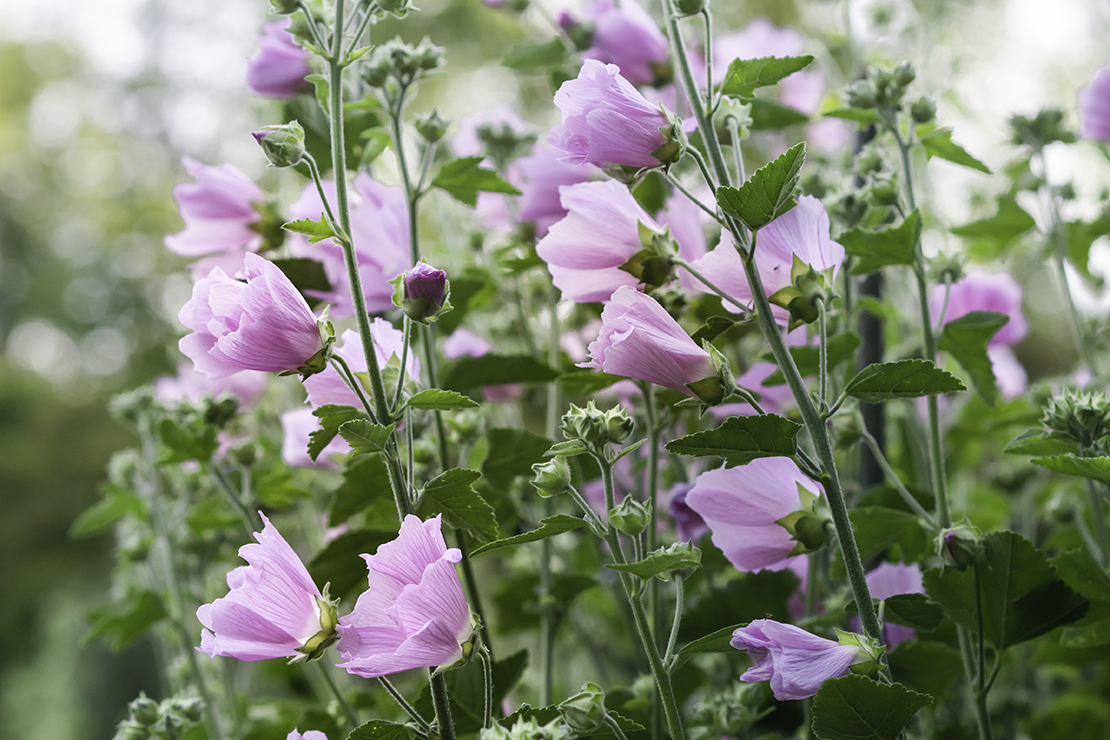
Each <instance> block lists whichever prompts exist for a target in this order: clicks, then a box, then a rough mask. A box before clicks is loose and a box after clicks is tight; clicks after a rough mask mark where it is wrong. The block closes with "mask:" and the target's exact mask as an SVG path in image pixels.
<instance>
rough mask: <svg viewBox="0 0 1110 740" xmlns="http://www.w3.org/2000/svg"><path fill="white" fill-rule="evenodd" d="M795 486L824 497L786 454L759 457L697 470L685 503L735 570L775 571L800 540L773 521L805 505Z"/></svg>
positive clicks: (821, 489)
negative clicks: (706, 528)
mask: <svg viewBox="0 0 1110 740" xmlns="http://www.w3.org/2000/svg"><path fill="white" fill-rule="evenodd" d="M799 489H804V490H805V491H807V492H808V493H809V494H812V495H813V496H823V495H824V489H823V488H822V486H821V485H820V484H819V483H816V482H815V481H813V480H810V479H809V478H808V477H807V476H806V475H805V473H803V472H802V471H801V469H800V468H799V467H798V465H797V463H795V462H794V461H793V460H791V459H790V458H789V457H764V458H759V459H757V460H752V461H751V462H750V463H748V464H747V465H743V466H739V467H734V468H727V467H724V466H722V467H720V468H717V469H716V470H707V471H706V472H704V473H702V474H701V475H699V476H698V477H697V479H696V480H695V481H694V487H693V488H691V489H690V492H689V493H688V494H687V495H686V504H687V505H688V506H689V507H690V508H691V509H693V510H694V511H696V512H697V513H698V514H700V515H701V517H702V518H703V519H704V520H705V523H706V524H707V525H709V530H710V531H711V532H712V533H713V544H714V545H716V546H717V547H718V548H720V550H721V552H723V553H724V555H725V557H726V558H728V560H729V562H730V563H732V564H733V566H735V567H736V569H737V570H739V571H741V572H745V573H746V572H752V571H757V570H764V569H770V570H778V569H780V568H782V567H785V565H786V564H785V563H784V562H783V561H785V560H786V559H787V558H789V557H790V556H791V555H795V554H797V553H795V548H796V547H797V546H798V545H799V543H798V542H797V541H796V540H795V539H793V536H792V535H791V533H790V532H789V531H788V530H787V529H786V528H785V527H784V526H782V525H781V524H778V521H779V520H780V519H782V518H783V517H786V516H788V515H790V514H793V513H795V512H797V511H801V510H803V509H804V508H805V505H804V504H805V502H803V500H802V496H801V494H800V492H799Z"/></svg>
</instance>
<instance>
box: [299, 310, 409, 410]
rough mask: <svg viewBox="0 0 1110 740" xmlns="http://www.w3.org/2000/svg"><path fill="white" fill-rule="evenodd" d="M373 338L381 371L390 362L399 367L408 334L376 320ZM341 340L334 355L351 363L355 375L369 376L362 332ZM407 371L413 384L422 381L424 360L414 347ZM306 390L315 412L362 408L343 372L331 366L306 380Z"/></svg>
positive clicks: (372, 327)
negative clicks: (318, 409)
mask: <svg viewBox="0 0 1110 740" xmlns="http://www.w3.org/2000/svg"><path fill="white" fill-rule="evenodd" d="M370 336H371V338H372V339H373V340H374V354H375V356H376V357H377V358H378V366H379V367H385V366H386V365H387V364H389V362H390V360H393V362H394V364H395V365H396V364H400V362H401V354H402V352H403V347H404V342H405V334H404V332H402V331H399V330H397V329H394V328H393V324H391V323H389V322H388V321H386V320H385V319H379V318H375V319H374V320H373V321H371V322H370ZM339 338H340V340H342V344H337V345H336V347H335V349H334V350H333V352H334V354H336V355H338V356H339V357H340V358H342V359H343V360H344V361H345V362H346V363H347V366H348V367H349V368H350V369H351V372H352V373H356V374H357V373H365V372H367V370H368V368H367V367H366V355H365V353H364V352H363V351H362V339H361V338H360V337H359V335H358V332H355V331H352V330H350V329H347V330H345V331H344V332H343V334H342V335H340V337H339ZM393 358H396V359H395V360H394V359H393ZM405 370H406V373H407V374H408V376H409V377H410V378H411V379H412V380H414V381H419V379H420V359H419V358H418V357H417V356H416V353H415V352H414V351H413V349H412V348H411V347H410V348H409V353H408V358H407V359H406V361H405ZM304 388H305V390H306V391H307V392H308V402H309V404H311V405H312V406H313V407H314V408H316V407H319V406H325V405H327V404H335V405H339V406H354V407H356V408H357V407H359V406H361V405H362V402H361V401H360V400H359V397H358V395H356V394H355V392H354V391H353V390H351V387H350V386H349V385H347V383H346V382H344V380H343V377H342V376H341V375H340V374H339V371H338V370H336V369H335V368H334V367H331V366H330V365H329V366H328V367H327V369H325V370H324V371H322V372H319V373H317V374H315V375H312V376H310V377H307V378H305V379H304Z"/></svg>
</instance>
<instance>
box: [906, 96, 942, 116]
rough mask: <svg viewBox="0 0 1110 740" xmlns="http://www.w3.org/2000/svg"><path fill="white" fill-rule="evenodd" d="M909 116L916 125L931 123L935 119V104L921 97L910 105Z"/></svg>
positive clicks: (931, 100)
mask: <svg viewBox="0 0 1110 740" xmlns="http://www.w3.org/2000/svg"><path fill="white" fill-rule="evenodd" d="M910 116H912V117H913V120H914V121H916V122H917V123H932V122H933V119H934V118H936V117H937V104H936V103H935V102H933V99H932V98H927V97H925V96H924V95H922V96H921V97H920V98H918V99H917V100H915V101H913V103H911V104H910Z"/></svg>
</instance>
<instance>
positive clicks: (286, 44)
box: [247, 18, 312, 100]
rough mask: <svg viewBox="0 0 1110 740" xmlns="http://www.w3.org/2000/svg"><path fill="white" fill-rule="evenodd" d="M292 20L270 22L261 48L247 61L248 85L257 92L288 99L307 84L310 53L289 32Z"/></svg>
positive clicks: (268, 96)
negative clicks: (306, 77)
mask: <svg viewBox="0 0 1110 740" xmlns="http://www.w3.org/2000/svg"><path fill="white" fill-rule="evenodd" d="M289 25H290V22H289V19H288V18H285V19H282V20H280V21H274V22H273V23H267V24H266V28H265V29H264V31H263V34H262V36H260V37H259V40H258V51H257V52H255V54H254V56H252V57H251V58H250V60H249V61H248V62H247V87H249V88H250V90H251V92H253V93H254V94H255V95H261V96H263V97H266V98H277V99H278V100H287V99H289V98H291V97H293V96H294V95H296V94H297V93H299V92H300V91H301V90H303V89H304V88H305V87H306V86H307V84H308V83H307V82H305V76H306V75H308V74H309V73H310V72H311V71H312V70H311V69H310V68H309V66H308V52H307V51H305V50H304V49H302V48H301V47H300V46H298V45H297V43H296V41H295V40H294V39H293V36H292V34H291V33H290V32H289Z"/></svg>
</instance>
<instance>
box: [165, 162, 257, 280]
mask: <svg viewBox="0 0 1110 740" xmlns="http://www.w3.org/2000/svg"><path fill="white" fill-rule="evenodd" d="M181 164H182V165H184V166H185V171H186V172H187V173H189V176H190V177H192V178H193V179H194V180H195V182H183V183H178V184H177V185H175V186H174V188H173V199H174V202H176V203H177V210H178V213H180V214H181V220H182V221H184V222H185V228H184V229H183V230H182V231H179V232H177V233H176V234H168V235H167V236H166V241H165V243H166V248H167V249H169V250H170V251H171V252H173V253H174V254H179V255H181V256H182V257H190V258H195V257H204V258H205V259H202V260H200V261H199V262H195V263H193V265H192V266H191V269H192V271H193V275H194V276H197V275H207V274H208V273H209V272H211V271H212V268H213V267H220V268H222V269H223V270H224V271H225V272H234V271H236V270H239V269H241V268H242V266H243V255H244V254H245V253H247V252H253V251H256V250H257V249H258V247H259V246H261V244H262V237H261V235H260V234H259V233H258V232H257V231H255V230H254V229H252V228H251V226H252V224H255V223H257V222H258V220H259V219H260V218H261V216H260V215H259V214H258V211H257V210H255V204H256V203H261V202H263V201H264V200H265V199H266V195H265V193H263V192H262V191H261V190H260V189H259V187H258V186H257V185H255V184H254V183H253V182H252V181H251V179H250V178H249V177H247V176H246V175H244V174H243V173H242V172H240V171H239V170H238V169H236V168H235V167H233V166H231V165H230V164H224V165H219V166H217V167H210V166H208V165H203V164H201V163H200V162H196V161H194V160H192V159H189V158H188V157H186V158H184V159H182V160H181Z"/></svg>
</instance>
